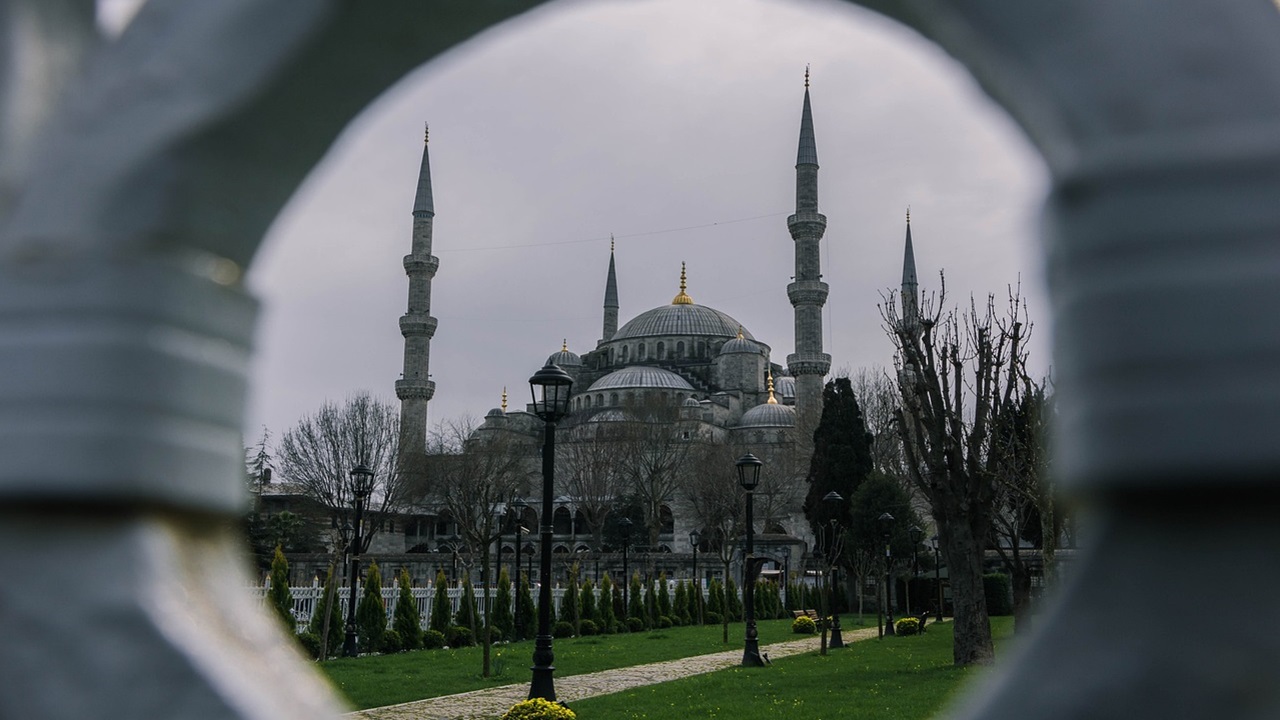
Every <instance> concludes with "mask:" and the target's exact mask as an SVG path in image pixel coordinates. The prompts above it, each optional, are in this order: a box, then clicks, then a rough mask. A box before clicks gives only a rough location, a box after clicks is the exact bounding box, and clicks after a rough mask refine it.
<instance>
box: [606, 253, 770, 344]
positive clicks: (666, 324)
mask: <svg viewBox="0 0 1280 720" xmlns="http://www.w3.org/2000/svg"><path fill="white" fill-rule="evenodd" d="M687 287H688V286H687V283H686V279H685V269H684V263H681V264H680V293H679V294H678V295H676V296H675V299H673V300H672V301H671V304H670V305H663V306H662V307H656V308H654V309H652V310H648V311H646V312H642V313H640V314H639V315H637V316H635V317H634V318H632V319H631V321H630V322H628V323H627V324H626V325H623V326H622V327H621V328H619V329H618V332H616V333H614V335H613V337H612V338H610V339H611V340H627V339H629V338H642V337H655V336H659V337H660V336H670V335H702V336H706V337H728V338H734V337H738V336H739V334H741V335H744V336H745V337H746V338H748V339H752V338H751V333H749V332H747V331H746V330H743V329H742V323H740V322H738V321H737V320H734V319H733V318H731V317H729V316H728V315H726V314H724V313H722V312H720V311H719V310H716V309H715V308H709V307H707V306H705V305H698V304H697V303H695V302H694V301H693V298H691V297H689V294H688V293H686V292H685V290H686V289H687Z"/></svg>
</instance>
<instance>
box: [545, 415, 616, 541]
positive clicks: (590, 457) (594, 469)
mask: <svg viewBox="0 0 1280 720" xmlns="http://www.w3.org/2000/svg"><path fill="white" fill-rule="evenodd" d="M556 454H557V456H558V457H557V458H556V480H557V484H559V485H561V487H562V490H563V492H564V494H565V495H568V496H569V497H570V498H571V499H572V500H573V502H574V504H575V505H576V506H577V508H578V510H580V511H581V512H582V515H583V517H584V518H585V519H586V521H587V527H588V528H589V529H590V531H591V541H592V545H593V547H594V548H595V551H596V552H600V549H601V547H602V546H603V543H604V523H605V520H607V519H608V517H609V514H610V513H611V512H613V510H614V508H615V507H617V505H618V499H619V497H621V496H622V495H623V494H625V490H626V486H625V484H624V482H623V474H622V471H621V470H620V468H619V466H618V461H617V448H616V447H615V445H614V444H613V443H611V442H609V441H608V440H606V439H602V438H598V437H591V438H585V439H581V440H570V441H569V442H566V443H562V444H560V445H558V446H557V447H556Z"/></svg>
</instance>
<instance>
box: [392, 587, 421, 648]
mask: <svg viewBox="0 0 1280 720" xmlns="http://www.w3.org/2000/svg"><path fill="white" fill-rule="evenodd" d="M396 584H397V585H399V586H400V593H399V595H397V596H396V609H395V612H394V613H392V620H391V627H392V629H393V630H395V631H396V632H397V633H399V635H400V647H401V649H403V650H417V649H418V648H420V647H422V619H421V618H419V617H418V601H417V600H415V599H414V597H413V588H412V587H411V586H410V585H411V583H410V581H409V571H408V570H405V569H404V568H401V569H400V574H399V575H398V576H397V577H396Z"/></svg>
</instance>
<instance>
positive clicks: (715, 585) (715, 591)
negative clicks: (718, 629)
mask: <svg viewBox="0 0 1280 720" xmlns="http://www.w3.org/2000/svg"><path fill="white" fill-rule="evenodd" d="M707 591H708V594H709V595H710V597H708V598H707V612H706V615H705V616H704V622H706V624H708V625H719V624H720V623H721V621H722V619H723V618H724V588H723V587H722V586H721V585H720V579H719V578H712V580H711V584H710V585H708V586H707ZM712 614H714V615H715V616H716V619H715V621H714V622H712V621H711V620H710V616H711V615H712Z"/></svg>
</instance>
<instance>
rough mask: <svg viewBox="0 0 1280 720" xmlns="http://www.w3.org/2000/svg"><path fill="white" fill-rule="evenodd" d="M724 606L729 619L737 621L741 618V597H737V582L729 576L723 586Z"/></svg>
mask: <svg viewBox="0 0 1280 720" xmlns="http://www.w3.org/2000/svg"><path fill="white" fill-rule="evenodd" d="M724 607H725V610H726V611H728V613H729V619H730V620H732V621H734V622H737V621H739V620H741V619H742V598H740V597H738V584H737V583H735V582H734V581H733V578H729V581H728V582H727V583H725V587H724Z"/></svg>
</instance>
